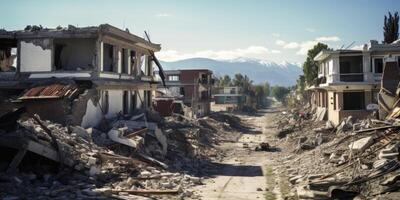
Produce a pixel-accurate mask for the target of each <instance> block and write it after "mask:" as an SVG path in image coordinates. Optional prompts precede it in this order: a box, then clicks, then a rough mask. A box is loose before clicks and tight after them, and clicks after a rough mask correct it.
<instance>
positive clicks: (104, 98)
mask: <svg viewBox="0 0 400 200" xmlns="http://www.w3.org/2000/svg"><path fill="white" fill-rule="evenodd" d="M108 104H109V101H108V91H102V95H101V109H102V111H103V114H107V113H108V107H109V106H108Z"/></svg>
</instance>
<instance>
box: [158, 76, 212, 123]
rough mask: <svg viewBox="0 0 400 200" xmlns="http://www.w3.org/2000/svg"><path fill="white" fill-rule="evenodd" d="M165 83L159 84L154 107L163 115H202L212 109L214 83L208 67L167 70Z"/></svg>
mask: <svg viewBox="0 0 400 200" xmlns="http://www.w3.org/2000/svg"><path fill="white" fill-rule="evenodd" d="M164 74H165V76H166V77H165V85H166V86H162V85H160V84H159V89H158V93H157V95H156V98H155V99H154V104H155V105H154V108H155V110H156V111H158V112H159V113H160V114H161V115H163V116H170V115H171V114H172V113H179V112H181V113H180V114H184V115H186V116H188V117H202V116H205V115H208V114H209V113H210V110H211V108H210V107H211V89H212V86H213V84H214V79H213V78H212V71H210V70H208V69H186V70H165V71H164Z"/></svg>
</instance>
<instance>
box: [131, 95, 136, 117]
mask: <svg viewBox="0 0 400 200" xmlns="http://www.w3.org/2000/svg"><path fill="white" fill-rule="evenodd" d="M136 106H137V97H136V92H135V91H131V113H133V112H134V111H135V109H136Z"/></svg>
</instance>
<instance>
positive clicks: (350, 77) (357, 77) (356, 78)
mask: <svg viewBox="0 0 400 200" xmlns="http://www.w3.org/2000/svg"><path fill="white" fill-rule="evenodd" d="M340 81H341V82H363V81H364V74H363V73H348V74H340Z"/></svg>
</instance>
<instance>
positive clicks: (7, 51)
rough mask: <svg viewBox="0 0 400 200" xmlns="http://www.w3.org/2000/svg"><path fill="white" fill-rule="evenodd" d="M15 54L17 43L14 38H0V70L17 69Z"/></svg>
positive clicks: (11, 70) (12, 70) (10, 70)
mask: <svg viewBox="0 0 400 200" xmlns="http://www.w3.org/2000/svg"><path fill="white" fill-rule="evenodd" d="M17 54H18V51H17V43H16V42H15V41H14V40H7V39H6V40H0V72H15V71H16V70H17V62H18V61H17V59H18V56H17Z"/></svg>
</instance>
